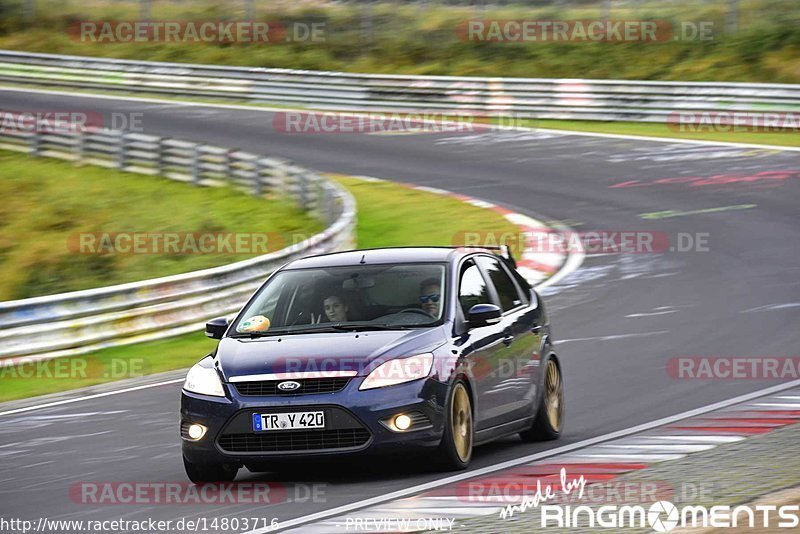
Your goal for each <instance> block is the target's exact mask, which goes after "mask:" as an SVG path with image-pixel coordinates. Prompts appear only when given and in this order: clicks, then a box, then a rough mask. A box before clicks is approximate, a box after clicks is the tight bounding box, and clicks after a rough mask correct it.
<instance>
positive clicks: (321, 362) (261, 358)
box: [216, 326, 445, 381]
mask: <svg viewBox="0 0 800 534" xmlns="http://www.w3.org/2000/svg"><path fill="white" fill-rule="evenodd" d="M444 333H445V328H444V327H442V326H438V327H434V328H425V329H418V330H417V329H415V330H387V331H368V332H336V333H327V332H325V333H322V332H317V333H313V334H294V335H287V336H275V337H264V338H256V339H236V338H229V337H228V338H224V339H222V340H221V341H220V342H219V347H218V348H217V353H216V360H217V361H218V362H219V369H220V370H221V371H222V375H223V377H224V378H225V380H226V381H229V380H230V378H231V377H233V376H246V375H258V374H270V373H287V372H288V373H291V372H303V371H358V374H359V375H365V374H367V372H369V371H370V370H371V369H372V368H374V366H376V365H379V364H380V363H381V362H383V361H384V360H386V359H390V358H392V357H398V356H413V355H415V354H421V353H425V352H430V351H432V350H434V349H435V348H436V347H438V346H440V345H442V344H443V342H444V339H445V338H444Z"/></svg>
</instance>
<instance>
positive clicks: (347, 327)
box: [331, 323, 416, 332]
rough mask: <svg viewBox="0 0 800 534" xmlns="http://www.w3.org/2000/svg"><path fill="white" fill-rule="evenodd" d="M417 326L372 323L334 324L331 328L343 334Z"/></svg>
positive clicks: (405, 328)
mask: <svg viewBox="0 0 800 534" xmlns="http://www.w3.org/2000/svg"><path fill="white" fill-rule="evenodd" d="M413 326H416V325H400V324H395V325H392V324H386V323H370V324H347V323H345V324H334V325H331V328H335V329H336V330H340V331H342V332H354V331H358V330H408V329H409V328H412V327H413Z"/></svg>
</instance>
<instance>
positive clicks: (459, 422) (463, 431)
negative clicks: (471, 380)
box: [437, 380, 473, 471]
mask: <svg viewBox="0 0 800 534" xmlns="http://www.w3.org/2000/svg"><path fill="white" fill-rule="evenodd" d="M472 441H473V428H472V401H471V400H470V398H469V392H468V391H467V387H466V385H464V382H462V381H461V380H458V381H456V383H455V384H454V385H453V388H452V389H451V392H450V398H449V399H448V402H447V411H446V414H445V422H444V435H443V436H442V442H441V443H440V444H439V449H438V450H437V457H438V458H437V459H438V463H439V464H440V465H441V467H442V468H443V469H446V470H449V471H460V470H463V469H466V468H467V466H469V462H470V460H472Z"/></svg>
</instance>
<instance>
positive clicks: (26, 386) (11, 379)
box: [0, 163, 517, 402]
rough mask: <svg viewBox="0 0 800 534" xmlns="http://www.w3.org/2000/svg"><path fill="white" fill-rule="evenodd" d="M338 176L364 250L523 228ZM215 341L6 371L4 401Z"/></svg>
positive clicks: (127, 349) (203, 350)
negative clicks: (354, 211) (346, 191)
mask: <svg viewBox="0 0 800 534" xmlns="http://www.w3.org/2000/svg"><path fill="white" fill-rule="evenodd" d="M59 165H62V166H64V167H66V164H63V163H59ZM335 178H336V179H337V180H338V181H339V182H340V183H342V184H343V185H344V186H346V187H347V188H348V189H349V190H350V191H351V193H352V194H353V196H354V197H355V199H356V203H357V204H358V224H357V228H356V232H357V237H358V245H359V247H361V248H370V247H384V246H401V245H451V244H454V240H459V239H460V237H461V232H465V231H467V232H469V231H489V232H497V233H498V234H502V233H509V234H516V232H517V227H515V226H514V225H512V224H511V223H509V222H508V221H506V220H505V218H503V216H502V215H500V214H499V213H497V212H494V211H491V210H486V209H482V208H478V207H475V206H471V205H469V204H465V203H464V202H462V201H460V200H457V199H453V198H451V197H446V196H441V195H436V194H433V193H428V192H424V191H417V190H413V189H409V188H407V187H403V186H400V185H396V184H392V183H389V182H365V181H362V180H357V179H354V178H348V177H343V176H337V177H335ZM181 187H186V186H185V185H181ZM201 192H202V193H203V194H206V193H209V192H211V191H209V190H203V191H201ZM455 244H461V242H460V241H458V242H457V243H455ZM215 343H216V342H215V341H212V340H209V339H208V338H206V337H205V336H204V335H203V333H202V332H197V333H193V334H187V335H183V336H177V337H174V338H170V339H166V340H161V341H150V342H144V343H138V344H135V345H127V346H122V347H112V348H108V349H102V350H99V351H97V352H93V353H90V354H86V355H83V356H75V357H69V358H60V359H59V360H56V361H53V362H50V363H47V364H45V367H44V369H43V370H42V369H40V370H38V371H37V370H36V368H35V367H33V366H25V367H21V368H20V367H16V368H10V369H6V370H2V369H0V402H2V401H8V400H14V399H20V398H25V397H31V396H35V395H44V394H47V393H55V392H58V391H66V390H69V389H75V388H80V387H86V386H91V385H96V384H101V383H105V382H110V381H112V380H118V379H122V378H131V377H135V376H140V375H142V374H151V373H157V372H162V371H168V370H173V369H181V368H185V367H189V366H191V365H192V364H194V363H195V362H197V361H198V360H200V359H201V358H202V357H203V356H204V355H205V354H207V353H208V352H210V351H212V350H213V349H214V346H215ZM59 369H62V370H63V372H59ZM32 374H33V376H31V375H32Z"/></svg>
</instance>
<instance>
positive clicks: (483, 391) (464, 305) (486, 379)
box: [456, 259, 507, 430]
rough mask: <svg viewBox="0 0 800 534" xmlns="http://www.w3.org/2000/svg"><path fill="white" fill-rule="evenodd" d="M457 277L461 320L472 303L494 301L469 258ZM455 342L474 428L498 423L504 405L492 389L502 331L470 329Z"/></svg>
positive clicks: (481, 275)
mask: <svg viewBox="0 0 800 534" xmlns="http://www.w3.org/2000/svg"><path fill="white" fill-rule="evenodd" d="M458 280H459V282H458V302H457V303H456V306H457V307H458V308H459V310H458V311H459V313H460V314H461V315H462V317H463V318H464V319H466V317H467V315H468V313H469V310H470V308H472V307H473V306H475V305H476V304H496V301H495V298H494V290H493V289H491V287H490V285H489V283H488V281H487V280H486V278H484V275H483V273H482V271H481V270H480V268H478V266H477V265H476V264H475V262H474V261H473V260H471V259H470V260H467V261H465V262H464V263H463V264H462V265H461V268H460V269H459V279H458ZM456 345H457V346H460V349H461V356H462V357H463V358H464V359H465V360H466V362H467V365H468V366H469V369H470V374H471V376H472V386H473V394H474V395H473V396H474V402H473V404H474V406H475V428H476V430H483V429H484V428H489V427H491V426H494V425H496V424H499V422H500V421H501V416H502V413H503V412H504V410H505V408H504V407H503V399H502V398H501V396H500V395H499V394H498V392H497V391H496V390H497V388H498V384H497V382H498V379H499V365H500V362H501V361H502V360H503V358H504V355H503V352H504V351H505V350H506V349H507V347H506V346H505V345H504V344H503V335H502V330H500V329H499V328H497V326H496V325H489V326H483V327H480V328H472V329H470V330H468V331H467V332H466V333H464V334H463V335H462V336H460V337H459V339H458V340H457V342H456Z"/></svg>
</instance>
